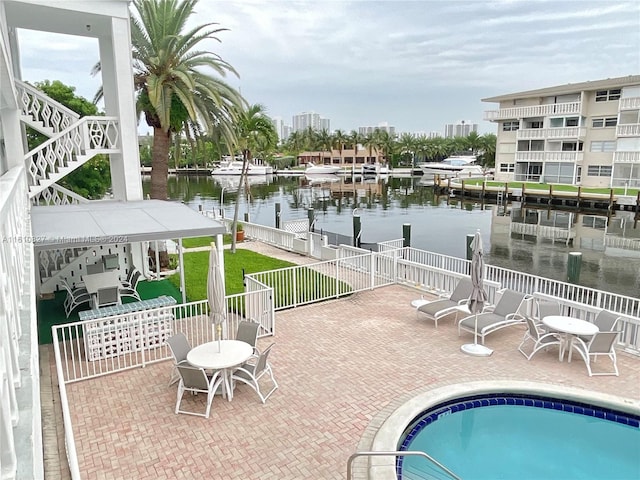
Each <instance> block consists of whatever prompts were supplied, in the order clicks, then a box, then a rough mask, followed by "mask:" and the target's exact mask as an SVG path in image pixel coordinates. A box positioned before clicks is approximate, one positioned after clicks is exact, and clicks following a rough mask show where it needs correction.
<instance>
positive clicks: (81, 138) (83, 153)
mask: <svg viewBox="0 0 640 480" xmlns="http://www.w3.org/2000/svg"><path fill="white" fill-rule="evenodd" d="M118 135H119V134H118V118H117V117H83V118H81V119H80V120H78V121H77V122H76V123H74V124H73V125H71V126H70V127H68V128H66V129H65V130H62V131H61V132H59V133H57V134H56V136H54V137H52V138H50V139H49V140H47V141H46V142H44V143H42V144H41V145H39V146H37V147H36V148H34V149H33V150H31V151H30V152H29V153H27V154H26V155H25V161H26V163H27V169H28V172H29V185H30V186H32V187H36V186H38V185H40V186H39V187H38V188H32V194H31V196H35V195H36V194H37V193H39V192H40V191H41V190H44V189H45V188H47V187H48V186H49V185H51V183H53V182H55V180H58V179H59V178H62V177H63V176H64V175H66V174H68V173H70V172H71V171H73V168H70V166H71V165H73V164H74V162H79V161H80V157H90V156H92V155H95V154H98V153H117V152H119V150H120V147H119V143H120V141H119V138H118ZM47 179H53V181H51V182H48V183H47V184H46V185H41V183H42V182H43V181H44V180H47Z"/></svg>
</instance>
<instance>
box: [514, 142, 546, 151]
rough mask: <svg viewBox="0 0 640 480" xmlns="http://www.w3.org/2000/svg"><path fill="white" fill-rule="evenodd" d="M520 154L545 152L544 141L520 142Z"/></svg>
mask: <svg viewBox="0 0 640 480" xmlns="http://www.w3.org/2000/svg"><path fill="white" fill-rule="evenodd" d="M518 151H519V152H544V140H520V141H518Z"/></svg>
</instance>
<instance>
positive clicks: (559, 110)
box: [484, 102, 580, 121]
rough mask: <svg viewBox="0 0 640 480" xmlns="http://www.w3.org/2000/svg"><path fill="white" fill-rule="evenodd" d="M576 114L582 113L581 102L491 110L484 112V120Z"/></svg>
mask: <svg viewBox="0 0 640 480" xmlns="http://www.w3.org/2000/svg"><path fill="white" fill-rule="evenodd" d="M574 113H580V102H569V103H552V104H548V105H530V106H523V107H510V108H501V109H500V110H489V111H486V112H484V119H485V120H488V121H496V120H508V119H517V118H527V117H546V116H548V115H564V114H574Z"/></svg>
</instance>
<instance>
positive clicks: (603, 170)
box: [587, 165, 611, 177]
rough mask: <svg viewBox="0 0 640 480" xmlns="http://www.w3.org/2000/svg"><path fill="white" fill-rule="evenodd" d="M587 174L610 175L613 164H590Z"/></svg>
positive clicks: (596, 175) (595, 175) (592, 175)
mask: <svg viewBox="0 0 640 480" xmlns="http://www.w3.org/2000/svg"><path fill="white" fill-rule="evenodd" d="M587 175H588V176H590V177H610V176H611V165H589V168H588V169H587Z"/></svg>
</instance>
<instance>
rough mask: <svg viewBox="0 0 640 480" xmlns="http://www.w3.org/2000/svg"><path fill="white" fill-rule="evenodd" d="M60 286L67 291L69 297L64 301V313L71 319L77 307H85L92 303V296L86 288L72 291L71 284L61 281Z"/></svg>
mask: <svg viewBox="0 0 640 480" xmlns="http://www.w3.org/2000/svg"><path fill="white" fill-rule="evenodd" d="M60 285H62V288H64V289H65V290H66V291H67V297H66V298H65V299H64V304H63V305H64V313H65V315H66V316H67V318H69V315H71V312H73V311H74V310H75V309H76V307H79V306H80V305H83V304H85V303H91V295H89V292H87V290H86V289H85V288H77V289H72V288H71V287H70V286H69V284H68V283H67V282H66V281H64V280H61V281H60Z"/></svg>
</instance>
